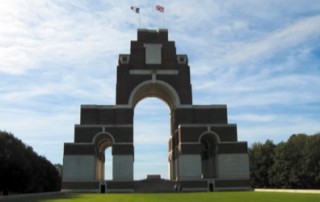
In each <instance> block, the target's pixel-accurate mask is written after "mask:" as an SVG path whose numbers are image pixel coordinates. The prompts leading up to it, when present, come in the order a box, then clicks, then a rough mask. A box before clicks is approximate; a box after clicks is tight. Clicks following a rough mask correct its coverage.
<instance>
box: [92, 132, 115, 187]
mask: <svg viewBox="0 0 320 202" xmlns="http://www.w3.org/2000/svg"><path fill="white" fill-rule="evenodd" d="M93 143H94V144H95V146H96V180H100V181H104V180H107V179H109V180H111V179H112V158H111V157H112V152H111V151H112V146H113V143H114V140H113V137H112V135H111V134H109V133H103V132H102V133H98V134H97V135H95V137H94V138H93ZM106 174H107V175H106Z"/></svg>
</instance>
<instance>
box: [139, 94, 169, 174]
mask: <svg viewBox="0 0 320 202" xmlns="http://www.w3.org/2000/svg"><path fill="white" fill-rule="evenodd" d="M169 137H170V109H169V107H168V105H167V103H165V102H164V101H162V100H161V99H158V98H156V97H148V98H144V99H142V100H140V101H139V102H138V103H137V104H136V106H135V109H134V145H135V162H134V178H135V180H139V179H144V178H146V176H147V175H148V174H156V175H161V177H162V178H165V179H168V177H169V176H168V172H169V170H168V140H169Z"/></svg>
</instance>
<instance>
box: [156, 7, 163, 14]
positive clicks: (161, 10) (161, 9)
mask: <svg viewBox="0 0 320 202" xmlns="http://www.w3.org/2000/svg"><path fill="white" fill-rule="evenodd" d="M156 10H157V11H159V12H161V13H164V7H163V6H160V5H157V6H156Z"/></svg>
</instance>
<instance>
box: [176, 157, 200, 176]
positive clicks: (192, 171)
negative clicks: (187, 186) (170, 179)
mask: <svg viewBox="0 0 320 202" xmlns="http://www.w3.org/2000/svg"><path fill="white" fill-rule="evenodd" d="M178 167H179V173H178V175H179V179H180V180H193V179H201V173H202V171H201V156H200V155H199V154H189V155H186V154H185V155H180V156H179V160H178Z"/></svg>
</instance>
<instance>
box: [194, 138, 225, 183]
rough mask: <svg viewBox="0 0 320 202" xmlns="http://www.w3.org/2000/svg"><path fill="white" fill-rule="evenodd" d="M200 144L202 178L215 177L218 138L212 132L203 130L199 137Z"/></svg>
mask: <svg viewBox="0 0 320 202" xmlns="http://www.w3.org/2000/svg"><path fill="white" fill-rule="evenodd" d="M199 141H200V144H201V167H202V178H203V179H212V178H216V177H217V162H216V161H217V160H216V156H217V152H218V143H219V142H220V138H219V136H218V135H217V134H215V133H212V132H205V133H203V134H202V135H201V136H200V138H199Z"/></svg>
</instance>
